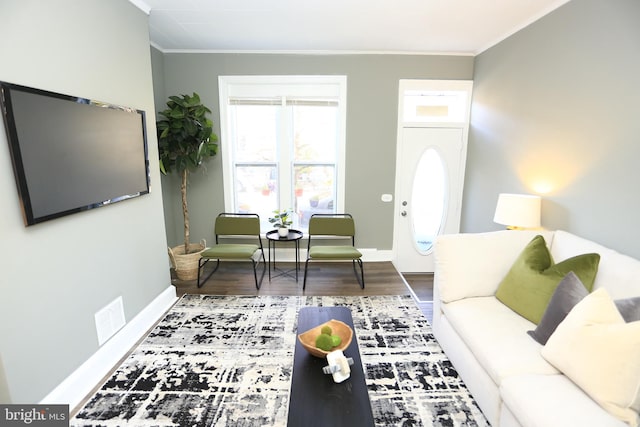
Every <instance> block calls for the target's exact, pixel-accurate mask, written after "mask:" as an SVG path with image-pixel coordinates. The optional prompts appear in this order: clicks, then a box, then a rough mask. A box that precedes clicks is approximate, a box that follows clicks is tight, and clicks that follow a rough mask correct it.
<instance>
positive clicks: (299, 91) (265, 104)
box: [220, 76, 346, 231]
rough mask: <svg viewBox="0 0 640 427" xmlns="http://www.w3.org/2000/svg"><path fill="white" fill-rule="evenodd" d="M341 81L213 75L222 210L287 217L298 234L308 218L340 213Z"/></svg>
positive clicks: (343, 83) (264, 217)
mask: <svg viewBox="0 0 640 427" xmlns="http://www.w3.org/2000/svg"><path fill="white" fill-rule="evenodd" d="M345 94H346V77H344V76H329V77H322V76H321V77H317V76H282V77H277V76H269V77H260V76H250V77H220V117H221V126H222V138H223V141H222V144H221V152H222V155H223V169H224V170H223V175H224V194H225V209H226V210H227V211H229V212H254V213H257V214H258V215H260V219H261V222H262V228H263V231H266V230H268V229H270V228H271V226H270V224H269V222H268V219H269V217H271V216H272V214H273V211H274V210H276V209H291V210H292V211H293V212H294V215H293V220H294V224H293V227H294V228H298V229H302V230H305V229H306V228H307V225H308V221H309V217H310V216H311V215H312V214H314V213H333V212H339V211H342V209H343V206H344V151H345V150H344V148H345V147H344V145H345V116H346V108H345Z"/></svg>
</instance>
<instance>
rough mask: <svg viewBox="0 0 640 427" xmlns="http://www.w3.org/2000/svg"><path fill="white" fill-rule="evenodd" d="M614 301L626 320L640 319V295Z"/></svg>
mask: <svg viewBox="0 0 640 427" xmlns="http://www.w3.org/2000/svg"><path fill="white" fill-rule="evenodd" d="M614 302H615V303H616V307H617V308H618V311H619V312H620V314H622V317H623V318H624V321H625V322H627V323H629V322H635V321H638V320H640V297H634V298H626V299H617V300H615V301H614Z"/></svg>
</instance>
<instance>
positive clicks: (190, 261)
mask: <svg viewBox="0 0 640 427" xmlns="http://www.w3.org/2000/svg"><path fill="white" fill-rule="evenodd" d="M206 246H207V244H206V242H205V241H204V240H203V241H202V242H201V243H190V244H189V253H188V254H186V255H185V253H184V245H179V246H174V247H173V248H168V249H169V258H170V259H171V266H172V267H173V268H174V269H175V270H176V275H177V276H178V279H180V280H196V279H197V278H198V262H199V261H200V254H201V253H202V251H204V250H205V249H206Z"/></svg>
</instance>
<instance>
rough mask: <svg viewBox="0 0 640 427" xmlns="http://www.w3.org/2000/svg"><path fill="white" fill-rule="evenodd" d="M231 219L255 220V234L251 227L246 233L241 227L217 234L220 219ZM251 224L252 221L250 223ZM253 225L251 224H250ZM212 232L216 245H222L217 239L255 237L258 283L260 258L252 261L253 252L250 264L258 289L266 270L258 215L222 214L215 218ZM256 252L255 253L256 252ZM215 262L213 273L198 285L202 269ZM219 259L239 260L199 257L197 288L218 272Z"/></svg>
mask: <svg viewBox="0 0 640 427" xmlns="http://www.w3.org/2000/svg"><path fill="white" fill-rule="evenodd" d="M231 217H235V218H243V221H244V222H246V219H248V218H251V219H255V220H256V222H257V227H258V228H257V233H256V231H255V228H253V227H252V229H251V232H248V231H246V230H245V229H243V228H242V227H241V226H239V225H238V226H234V227H233V230H232V232H227V233H221V232H219V231H220V230H219V228H220V222H219V220H220V219H221V218H231ZM252 222H253V221H252ZM252 225H253V224H252ZM214 232H215V235H216V245H223V244H221V243H220V240H219V238H220V237H229V236H252V237H257V239H258V243H259V249H258V250H259V251H260V254H261V256H262V275H261V277H260V281H258V271H257V266H258V263H259V261H260V257H258V261H256V260H255V259H254V256H255V252H254V253H253V255H252V256H251V258H250V259H251V263H252V265H253V277H254V279H255V282H256V289H260V286H261V285H262V281H263V279H264V275H265V273H266V270H267V262H266V259H265V257H264V247H263V245H262V238H261V237H260V217H259V216H258V214H255V213H232V212H223V213H220V214H218V216H217V217H216V223H215V226H214ZM258 250H256V252H257V251H258ZM213 259H215V260H217V262H216V266H215V267H214V269H213V271H212V272H211V273H209V275H207V277H205V278H204V280H203V281H202V283H200V272H201V271H202V270H203V267H204V266H205V265H206V264H207V263H208V262H209V261H211V260H213ZM221 259H229V260H230V259H233V260H239V259H241V258H225V257H220V258H212V257H202V256H201V257H200V260H199V261H198V281H197V285H198V288H200V287H202V285H204V283H205V282H206V281H207V280H209V278H210V277H211V276H212V275H213V273H215V272H216V271H218V267H220V260H221Z"/></svg>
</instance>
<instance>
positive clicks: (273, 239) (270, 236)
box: [265, 229, 302, 282]
mask: <svg viewBox="0 0 640 427" xmlns="http://www.w3.org/2000/svg"><path fill="white" fill-rule="evenodd" d="M265 236H266V238H267V243H268V245H269V247H268V252H269V261H268V262H267V264H268V265H269V280H271V278H272V276H271V246H273V272H274V273H275V272H276V271H279V272H280V274H278V275H275V276H273V278H276V277H280V276H288V277H291V278H292V279H296V282H297V281H298V271H299V270H300V239H302V231H298V230H293V229H289V234H287V235H286V236H285V237H281V236H280V235H279V234H278V230H271V231H268V232H267V234H266V235H265ZM278 242H293V244H294V246H295V252H296V268H295V269H293V270H286V271H285V270H280V269H279V268H277V267H276V243H278ZM293 271H295V273H296V275H295V276H293V275H292V273H293Z"/></svg>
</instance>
